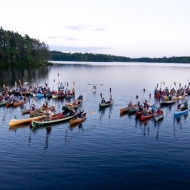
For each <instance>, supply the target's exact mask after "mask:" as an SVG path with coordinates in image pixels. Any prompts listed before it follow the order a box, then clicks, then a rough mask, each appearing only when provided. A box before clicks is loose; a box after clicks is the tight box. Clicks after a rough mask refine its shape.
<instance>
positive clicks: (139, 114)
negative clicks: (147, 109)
mask: <svg viewBox="0 0 190 190" xmlns="http://www.w3.org/2000/svg"><path fill="white" fill-rule="evenodd" d="M142 114H143V111H136V113H135V115H136V117H140V116H141V115H142Z"/></svg>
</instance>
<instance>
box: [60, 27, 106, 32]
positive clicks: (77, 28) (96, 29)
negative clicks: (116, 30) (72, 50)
mask: <svg viewBox="0 0 190 190" xmlns="http://www.w3.org/2000/svg"><path fill="white" fill-rule="evenodd" d="M63 28H66V29H68V30H75V31H84V30H86V31H98V32H101V31H104V30H105V28H103V27H99V28H93V27H86V26H81V25H76V26H64V27H63Z"/></svg>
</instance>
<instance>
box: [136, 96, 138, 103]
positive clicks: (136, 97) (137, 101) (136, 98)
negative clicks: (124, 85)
mask: <svg viewBox="0 0 190 190" xmlns="http://www.w3.org/2000/svg"><path fill="white" fill-rule="evenodd" d="M136 100H137V104H138V95H136Z"/></svg>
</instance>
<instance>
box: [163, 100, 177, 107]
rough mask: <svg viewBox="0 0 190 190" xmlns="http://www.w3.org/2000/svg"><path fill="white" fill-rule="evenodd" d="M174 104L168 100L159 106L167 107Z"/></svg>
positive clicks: (173, 101)
mask: <svg viewBox="0 0 190 190" xmlns="http://www.w3.org/2000/svg"><path fill="white" fill-rule="evenodd" d="M175 103H176V101H175V100H168V101H163V102H160V106H167V105H171V104H175Z"/></svg>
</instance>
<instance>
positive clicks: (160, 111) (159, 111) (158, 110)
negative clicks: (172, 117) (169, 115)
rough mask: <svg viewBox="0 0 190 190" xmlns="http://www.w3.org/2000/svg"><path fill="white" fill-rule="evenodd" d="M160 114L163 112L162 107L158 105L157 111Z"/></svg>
mask: <svg viewBox="0 0 190 190" xmlns="http://www.w3.org/2000/svg"><path fill="white" fill-rule="evenodd" d="M156 113H157V114H158V115H161V114H162V110H161V109H160V107H158V109H157V112H156Z"/></svg>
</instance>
